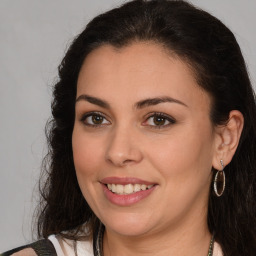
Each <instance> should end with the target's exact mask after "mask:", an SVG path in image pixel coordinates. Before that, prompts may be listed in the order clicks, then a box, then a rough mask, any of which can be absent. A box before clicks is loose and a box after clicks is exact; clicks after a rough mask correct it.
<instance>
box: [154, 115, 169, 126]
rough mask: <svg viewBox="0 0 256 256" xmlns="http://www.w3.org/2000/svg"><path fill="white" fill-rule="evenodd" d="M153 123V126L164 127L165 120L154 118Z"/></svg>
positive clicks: (159, 117) (158, 117)
mask: <svg viewBox="0 0 256 256" xmlns="http://www.w3.org/2000/svg"><path fill="white" fill-rule="evenodd" d="M153 122H154V124H155V125H165V122H166V118H164V117H161V116H155V117H154V119H153Z"/></svg>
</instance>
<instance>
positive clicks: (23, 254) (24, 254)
mask: <svg viewBox="0 0 256 256" xmlns="http://www.w3.org/2000/svg"><path fill="white" fill-rule="evenodd" d="M11 256H37V254H36V253H35V251H34V250H33V249H32V248H26V249H23V250H21V251H18V252H15V253H13V254H12V255H11Z"/></svg>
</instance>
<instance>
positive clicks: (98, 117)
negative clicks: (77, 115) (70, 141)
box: [81, 112, 110, 126]
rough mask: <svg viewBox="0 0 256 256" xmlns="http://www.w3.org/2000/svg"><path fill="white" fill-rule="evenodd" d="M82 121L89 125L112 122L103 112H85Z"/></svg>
mask: <svg viewBox="0 0 256 256" xmlns="http://www.w3.org/2000/svg"><path fill="white" fill-rule="evenodd" d="M81 121H82V122H83V123H84V124H85V125H87V126H102V125H108V124H110V122H109V121H108V120H107V119H106V118H105V117H104V116H103V115H102V114H101V113H97V112H93V113H87V114H85V115H84V116H83V117H82V118H81Z"/></svg>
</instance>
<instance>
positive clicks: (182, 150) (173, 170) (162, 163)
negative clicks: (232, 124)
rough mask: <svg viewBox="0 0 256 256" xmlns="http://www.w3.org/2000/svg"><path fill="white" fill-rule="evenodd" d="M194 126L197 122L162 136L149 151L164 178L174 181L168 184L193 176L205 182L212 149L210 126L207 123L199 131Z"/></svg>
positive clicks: (191, 178)
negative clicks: (164, 136)
mask: <svg viewBox="0 0 256 256" xmlns="http://www.w3.org/2000/svg"><path fill="white" fill-rule="evenodd" d="M197 127H200V126H196V127H195V128H194V127H193V126H192V127H191V126H188V127H184V129H183V128H182V130H178V129H177V132H176V131H175V132H173V134H172V135H171V136H169V137H168V138H166V139H165V140H163V141H162V140H158V141H157V142H156V143H154V144H155V147H154V148H153V149H152V150H151V152H150V154H149V155H150V159H151V162H152V163H153V165H154V166H155V167H156V168H157V169H158V170H159V171H160V172H161V173H162V175H163V176H164V177H165V180H166V182H171V183H174V184H172V185H173V186H172V187H175V188H177V186H178V185H177V184H183V183H186V184H190V183H191V182H192V181H193V180H194V179H195V177H196V178H198V177H199V180H200V179H202V180H203V181H204V182H206V181H207V182H208V176H209V174H210V171H211V164H212V152H213V151H212V148H213V147H212V146H213V140H212V135H211V129H209V127H208V126H207V127H206V128H205V129H203V128H202V129H200V131H199V129H197ZM201 127H203V126H201ZM151 148H152V147H151Z"/></svg>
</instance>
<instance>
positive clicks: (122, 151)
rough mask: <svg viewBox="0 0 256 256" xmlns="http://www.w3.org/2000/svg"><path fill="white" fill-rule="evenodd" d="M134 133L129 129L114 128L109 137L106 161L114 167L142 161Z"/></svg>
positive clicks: (136, 136) (137, 139) (137, 140)
mask: <svg viewBox="0 0 256 256" xmlns="http://www.w3.org/2000/svg"><path fill="white" fill-rule="evenodd" d="M140 146H141V145H140V144H139V137H138V135H136V132H132V130H131V129H129V128H123V129H122V128H121V127H120V128H119V129H118V128H116V129H115V131H112V134H111V136H110V137H109V143H108V147H107V150H106V160H107V161H108V162H110V163H111V164H113V165H115V166H119V167H122V166H126V165H130V164H135V163H139V162H140V161H141V160H142V159H143V154H142V151H141V147H140Z"/></svg>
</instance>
